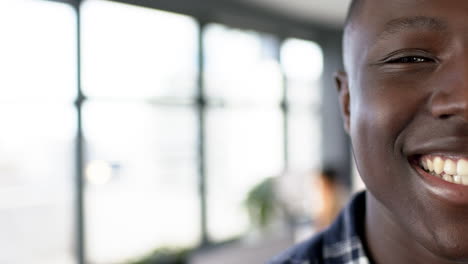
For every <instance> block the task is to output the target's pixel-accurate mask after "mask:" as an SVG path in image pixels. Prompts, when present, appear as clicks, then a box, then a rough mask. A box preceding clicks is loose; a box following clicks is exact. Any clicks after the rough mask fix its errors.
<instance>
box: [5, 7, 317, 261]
mask: <svg viewBox="0 0 468 264" xmlns="http://www.w3.org/2000/svg"><path fill="white" fill-rule="evenodd" d="M64 2H67V1H64ZM75 8H79V11H80V12H76V9H75V10H74V9H73V8H72V6H71V5H69V4H65V3H60V2H56V1H43V0H5V1H0V34H1V36H2V45H1V46H2V49H0V57H1V58H2V59H1V60H0V70H1V72H2V73H3V74H2V77H1V78H0V87H2V88H0V122H1V123H2V124H3V126H2V129H1V130H0V157H1V159H0V197H2V199H1V202H0V215H1V217H0V231H1V233H2V234H4V235H2V236H1V237H0V245H2V248H3V249H4V250H2V252H3V253H2V254H0V263H44V264H45V263H47V264H50V263H52V264H53V263H57V264H58V263H60V264H68V263H77V259H79V258H78V257H79V256H77V255H76V252H79V251H77V250H76V249H75V248H76V247H77V245H85V253H86V256H85V258H86V263H121V262H125V261H127V260H131V259H135V258H137V257H139V256H143V255H145V254H147V253H149V252H151V251H153V250H154V249H158V248H165V247H173V248H195V247H198V246H200V245H202V243H206V242H208V243H218V242H223V241H227V240H230V239H232V238H238V237H241V236H243V235H245V234H246V232H248V230H249V226H250V223H249V218H248V214H247V210H246V207H245V199H246V196H247V194H248V192H249V191H250V190H251V189H252V188H254V187H255V186H256V185H257V184H258V183H260V182H262V181H263V180H265V179H267V178H269V177H274V176H279V175H281V174H283V173H285V172H286V171H289V170H293V171H294V170H301V171H305V170H309V169H312V168H317V167H318V166H319V160H320V153H319V150H320V133H319V122H320V118H319V117H320V99H319V98H320V86H321V84H320V81H321V73H322V64H323V58H322V54H321V50H320V47H319V46H318V45H317V44H315V43H314V42H311V41H306V40H299V39H285V40H284V39H279V38H278V37H277V36H275V35H272V34H267V33H263V32H257V31H252V30H246V29H238V28H232V27H229V26H227V25H222V24H218V23H214V22H213V23H200V22H199V21H197V20H196V19H195V18H193V17H190V16H186V15H181V14H175V13H169V12H165V11H160V10H155V9H150V8H144V7H139V6H135V5H129V4H123V3H118V2H113V1H107V0H85V1H83V2H82V4H81V5H80V6H75ZM77 14H78V15H79V16H80V17H79V19H77ZM76 21H80V24H79V25H77V24H76ZM77 29H79V32H77ZM78 37H79V38H78ZM78 39H79V40H80V42H79V43H78V41H77V40H78ZM77 43H78V44H79V45H77ZM200 44H201V45H200ZM77 55H80V56H81V57H80V58H77ZM78 66H79V68H78ZM77 77H79V78H77ZM78 86H80V87H78ZM81 158H82V159H83V164H81V163H80V160H81ZM80 180H82V181H83V183H84V184H83V185H81V184H79V183H80ZM76 194H82V195H76ZM75 197H77V199H75ZM81 199H82V200H81ZM82 204H83V205H84V207H83V208H81V207H80V205H82ZM81 210H82V211H81ZM81 218H83V219H81ZM79 220H81V221H79ZM81 223H84V225H83V226H84V229H83V230H82V229H81V228H77V227H78V226H80V224H81ZM77 232H84V236H80V234H79V233H77ZM82 235H83V234H82ZM82 237H84V238H85V239H84V241H83V240H81V239H80V238H82ZM25 252H27V254H25Z"/></svg>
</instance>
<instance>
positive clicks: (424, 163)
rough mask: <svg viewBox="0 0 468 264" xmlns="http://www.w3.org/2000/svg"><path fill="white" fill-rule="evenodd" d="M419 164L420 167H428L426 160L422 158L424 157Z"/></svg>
mask: <svg viewBox="0 0 468 264" xmlns="http://www.w3.org/2000/svg"><path fill="white" fill-rule="evenodd" d="M421 165H422V167H423V168H424V169H425V170H428V167H427V162H426V160H424V159H423V160H421Z"/></svg>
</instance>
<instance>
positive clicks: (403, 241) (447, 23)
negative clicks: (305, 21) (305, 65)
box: [272, 0, 468, 264]
mask: <svg viewBox="0 0 468 264" xmlns="http://www.w3.org/2000/svg"><path fill="white" fill-rule="evenodd" d="M343 43H344V66H345V71H344V72H340V73H337V75H336V81H337V87H338V90H339V102H340V105H341V108H342V115H343V120H344V127H345V129H346V131H347V132H348V134H349V135H350V137H351V141H352V145H353V152H354V156H355V159H356V164H357V167H358V170H359V173H360V175H361V177H362V179H363V181H364V182H365V184H366V186H367V191H366V192H365V193H361V194H358V195H357V196H355V198H354V199H353V200H352V202H351V203H350V204H349V206H348V207H347V208H346V209H345V210H343V212H342V213H341V215H340V216H339V217H338V219H337V220H336V221H335V223H334V224H333V225H332V226H331V227H330V228H329V229H327V230H325V231H324V232H322V233H320V234H318V235H317V236H316V237H314V238H312V239H310V240H309V241H306V242H304V243H302V244H300V245H298V246H296V247H294V248H292V249H290V250H288V251H287V252H285V253H284V254H283V255H281V256H280V257H278V258H276V259H275V260H273V261H272V263H285V264H287V263H291V264H292V263H298V264H306V263H309V264H315V263H317V264H320V263H324V264H325V263H326V264H351V263H359V264H361V263H377V264H419V263H421V264H455V263H458V264H460V263H468V1H466V0H443V1H442V0H358V1H356V0H355V1H353V3H352V5H351V8H350V11H349V15H348V20H347V23H346V27H345V30H344V40H343Z"/></svg>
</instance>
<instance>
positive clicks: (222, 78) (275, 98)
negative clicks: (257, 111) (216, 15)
mask: <svg viewBox="0 0 468 264" xmlns="http://www.w3.org/2000/svg"><path fill="white" fill-rule="evenodd" d="M204 38H205V43H206V46H205V47H204V49H205V51H206V52H205V54H206V55H205V62H206V71H205V80H206V95H207V96H208V97H209V98H211V99H213V98H214V99H223V100H227V101H231V102H238V101H240V102H248V103H270V104H271V103H274V104H275V103H276V104H277V103H279V102H280V100H281V96H282V75H281V69H280V67H279V64H278V61H277V60H276V59H275V57H276V56H275V49H276V46H275V44H276V43H275V40H274V38H273V37H271V36H268V35H265V34H259V33H255V32H252V31H242V30H238V29H231V28H228V27H225V26H222V25H217V24H211V25H208V26H207V28H206V31H205V32H204Z"/></svg>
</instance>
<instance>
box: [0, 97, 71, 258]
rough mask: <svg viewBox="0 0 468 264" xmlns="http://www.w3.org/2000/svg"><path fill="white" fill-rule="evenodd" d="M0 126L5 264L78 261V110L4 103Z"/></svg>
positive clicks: (0, 106)
mask: <svg viewBox="0 0 468 264" xmlns="http://www.w3.org/2000/svg"><path fill="white" fill-rule="evenodd" d="M0 123H1V124H2V129H1V131H0V233H1V234H2V235H1V236H0V247H1V248H2V253H1V254H0V263H43V264H52V263H53V264H55V263H56V264H59V263H60V264H61V263H75V262H74V259H73V257H74V256H73V255H74V253H73V246H74V241H73V239H74V236H73V234H74V227H73V223H74V221H73V198H74V189H73V185H72V184H73V182H74V180H73V179H74V174H73V171H74V164H73V161H74V159H73V149H74V148H73V146H74V144H73V140H74V135H75V129H76V128H75V123H76V118H75V112H74V109H73V106H71V105H50V104H32V103H24V104H23V103H22V104H20V103H15V104H0Z"/></svg>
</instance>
